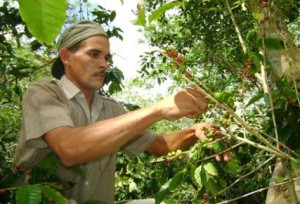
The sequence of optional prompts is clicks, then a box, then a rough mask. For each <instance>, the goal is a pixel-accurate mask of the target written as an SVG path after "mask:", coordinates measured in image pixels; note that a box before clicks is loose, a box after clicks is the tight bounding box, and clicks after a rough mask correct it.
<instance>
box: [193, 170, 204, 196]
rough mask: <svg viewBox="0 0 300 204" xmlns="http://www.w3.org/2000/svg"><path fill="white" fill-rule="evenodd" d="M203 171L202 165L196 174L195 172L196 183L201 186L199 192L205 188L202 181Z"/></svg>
mask: <svg viewBox="0 0 300 204" xmlns="http://www.w3.org/2000/svg"><path fill="white" fill-rule="evenodd" d="M201 171H202V165H200V166H198V167H197V168H196V169H195V172H194V178H195V181H196V183H197V184H198V186H199V191H200V190H201V189H202V187H203V182H202V179H201Z"/></svg>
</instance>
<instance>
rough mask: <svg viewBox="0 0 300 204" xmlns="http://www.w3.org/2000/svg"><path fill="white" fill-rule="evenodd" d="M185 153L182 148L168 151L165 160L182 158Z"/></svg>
mask: <svg viewBox="0 0 300 204" xmlns="http://www.w3.org/2000/svg"><path fill="white" fill-rule="evenodd" d="M184 157H185V153H184V152H182V150H180V149H178V150H176V151H172V152H169V153H168V154H167V156H166V161H172V160H173V159H176V158H177V159H179V160H183V159H184Z"/></svg>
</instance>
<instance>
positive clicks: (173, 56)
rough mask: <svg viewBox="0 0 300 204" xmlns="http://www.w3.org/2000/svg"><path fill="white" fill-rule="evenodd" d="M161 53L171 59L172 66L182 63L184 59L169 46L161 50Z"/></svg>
mask: <svg viewBox="0 0 300 204" xmlns="http://www.w3.org/2000/svg"><path fill="white" fill-rule="evenodd" d="M160 53H161V54H163V55H167V56H168V57H170V58H171V59H172V60H173V63H172V66H173V67H177V66H178V65H180V64H183V63H184V61H185V59H184V57H183V56H181V55H179V53H178V51H177V50H176V49H175V48H174V47H169V48H167V49H166V50H164V49H163V50H161V51H160Z"/></svg>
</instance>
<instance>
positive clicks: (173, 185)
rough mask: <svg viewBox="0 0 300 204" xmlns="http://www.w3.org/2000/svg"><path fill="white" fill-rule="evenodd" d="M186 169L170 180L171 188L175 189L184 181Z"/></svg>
mask: <svg viewBox="0 0 300 204" xmlns="http://www.w3.org/2000/svg"><path fill="white" fill-rule="evenodd" d="M185 172H186V170H183V171H180V172H178V173H177V174H175V176H174V177H173V178H171V180H170V185H169V190H170V191H173V190H175V189H176V188H177V187H178V186H179V185H180V184H181V183H182V181H183V178H184V175H185Z"/></svg>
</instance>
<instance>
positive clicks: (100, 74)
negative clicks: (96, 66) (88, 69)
mask: <svg viewBox="0 0 300 204" xmlns="http://www.w3.org/2000/svg"><path fill="white" fill-rule="evenodd" d="M105 74H106V72H97V73H95V74H93V76H96V77H101V78H104V77H105Z"/></svg>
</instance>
